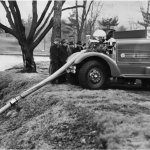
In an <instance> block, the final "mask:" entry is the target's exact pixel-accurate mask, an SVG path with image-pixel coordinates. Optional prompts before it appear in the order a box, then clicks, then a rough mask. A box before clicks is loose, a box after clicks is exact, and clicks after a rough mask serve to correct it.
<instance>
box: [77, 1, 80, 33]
mask: <svg viewBox="0 0 150 150" xmlns="http://www.w3.org/2000/svg"><path fill="white" fill-rule="evenodd" d="M76 6H78V1H77V0H76ZM76 27H77V34H79V30H80V26H79V15H78V7H76Z"/></svg>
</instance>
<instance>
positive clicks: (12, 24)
mask: <svg viewBox="0 0 150 150" xmlns="http://www.w3.org/2000/svg"><path fill="white" fill-rule="evenodd" d="M1 3H2V5H3V7H4V8H5V11H6V13H7V14H6V17H7V19H8V22H9V24H10V26H11V28H12V29H13V30H15V25H14V22H13V20H12V17H11V13H10V11H9V9H8V7H7V5H6V3H5V1H1Z"/></svg>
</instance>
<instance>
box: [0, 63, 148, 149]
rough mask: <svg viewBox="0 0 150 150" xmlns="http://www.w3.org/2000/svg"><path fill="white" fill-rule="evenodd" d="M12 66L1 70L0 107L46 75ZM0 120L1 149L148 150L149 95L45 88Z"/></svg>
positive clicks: (44, 69) (42, 67) (43, 66)
mask: <svg viewBox="0 0 150 150" xmlns="http://www.w3.org/2000/svg"><path fill="white" fill-rule="evenodd" d="M20 69H21V68H20V67H16V68H13V69H10V70H7V71H5V72H0V107H2V106H3V105H4V104H5V103H6V102H7V101H8V100H9V99H10V98H12V97H15V96H16V95H17V94H19V93H21V92H22V91H24V90H26V89H28V88H29V87H31V86H33V85H34V84H36V83H38V82H40V81H41V80H43V79H45V78H46V77H48V63H45V62H43V63H40V64H38V65H37V71H38V73H34V74H27V73H24V74H21V73H19V72H18V71H19V70H20ZM18 106H19V107H20V109H18V112H16V111H15V110H14V108H12V109H11V110H9V111H7V112H5V113H4V114H2V115H1V116H0V148H6V149H79V150H80V149H120V150H123V149H126V150H127V149H139V150H141V149H144V150H146V149H147V150H148V149H150V143H149V140H150V132H149V130H150V93H149V91H143V90H141V89H140V88H138V87H137V88H132V89H131V88H128V87H127V88H126V89H125V90H124V89H122V87H113V88H109V89H108V90H97V91H91V90H85V89H82V88H81V87H79V86H74V85H70V84H69V83H67V84H59V85H52V84H50V83H49V84H47V85H46V86H44V87H42V88H41V89H40V90H38V91H36V92H34V93H33V94H31V95H30V96H28V97H26V98H25V99H23V100H22V101H20V102H19V103H18ZM10 112H11V113H10Z"/></svg>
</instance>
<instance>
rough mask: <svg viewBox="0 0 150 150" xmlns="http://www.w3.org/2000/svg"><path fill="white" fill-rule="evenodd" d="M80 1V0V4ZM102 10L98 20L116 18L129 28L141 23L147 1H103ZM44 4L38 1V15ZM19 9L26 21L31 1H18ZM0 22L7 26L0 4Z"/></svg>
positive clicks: (29, 12)
mask: <svg viewBox="0 0 150 150" xmlns="http://www.w3.org/2000/svg"><path fill="white" fill-rule="evenodd" d="M81 2H82V1H81V0H80V3H81ZM102 3H103V8H102V11H101V14H100V16H99V18H98V19H101V18H109V17H115V16H118V18H119V26H121V25H124V26H126V27H127V28H129V27H130V25H129V22H137V21H142V20H143V19H142V15H141V13H140V6H143V7H144V8H145V10H146V6H147V0H103V1H102ZM45 4H46V0H38V14H41V12H42V10H43V9H44V7H45ZM73 4H74V1H73V0H67V2H66V3H65V5H64V7H68V6H73ZM18 5H19V8H20V10H21V15H22V18H23V19H25V20H26V19H27V18H28V15H29V14H30V15H31V0H19V1H18ZM70 13H71V11H70V10H69V11H64V12H63V14H62V18H63V19H66V18H67V17H68V16H69V14H70ZM0 21H1V22H2V23H4V24H6V25H7V20H6V14H5V11H4V9H3V7H2V5H1V4H0Z"/></svg>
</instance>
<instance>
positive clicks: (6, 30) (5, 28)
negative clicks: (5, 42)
mask: <svg viewBox="0 0 150 150" xmlns="http://www.w3.org/2000/svg"><path fill="white" fill-rule="evenodd" d="M0 28H2V29H3V30H4V31H5V32H6V33H10V34H12V35H13V36H15V37H16V38H18V37H17V35H16V33H15V32H13V30H12V29H10V28H8V27H7V26H5V25H3V24H2V23H0Z"/></svg>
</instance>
